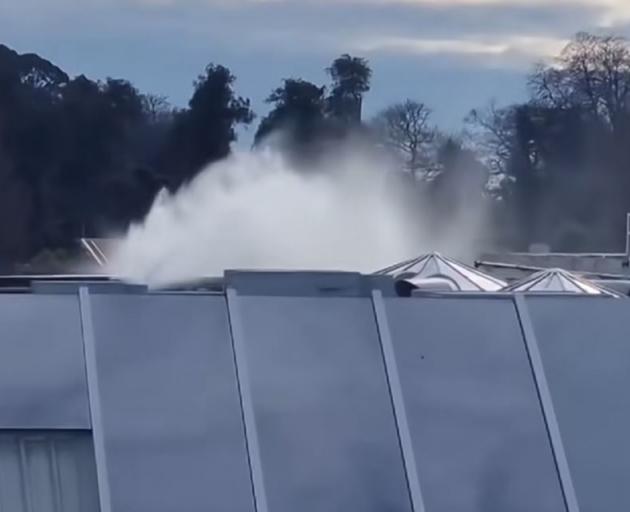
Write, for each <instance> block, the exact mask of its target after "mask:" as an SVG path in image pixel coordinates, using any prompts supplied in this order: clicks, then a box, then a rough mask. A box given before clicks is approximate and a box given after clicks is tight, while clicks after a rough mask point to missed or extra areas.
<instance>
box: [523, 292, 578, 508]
mask: <svg viewBox="0 0 630 512" xmlns="http://www.w3.org/2000/svg"><path fill="white" fill-rule="evenodd" d="M514 304H515V306H516V315H517V318H518V321H519V324H520V328H521V333H522V335H523V339H524V341H525V348H526V350H527V356H528V358H529V363H530V366H531V370H532V374H533V376H534V383H535V385H536V390H537V393H538V398H539V401H540V405H541V409H542V413H543V419H544V421H545V426H546V429H547V435H548V437H549V441H550V443H551V451H552V454H553V457H554V460H555V464H556V469H557V472H558V476H559V479H560V487H561V489H562V494H563V497H564V502H565V505H566V507H567V510H568V512H579V510H580V506H579V502H578V499H577V495H576V494H575V488H574V486H573V478H572V476H571V470H570V468H569V463H568V460H567V456H566V452H565V449H564V443H563V441H562V434H561V432H560V426H559V424H558V418H557V416H556V411H555V407H554V405H553V399H552V397H551V392H550V390H549V383H548V381H547V375H546V373H545V367H544V365H543V362H542V356H541V354H540V347H539V345H538V340H537V338H536V333H535V331H534V326H533V324H532V320H531V317H530V314H529V308H528V307H527V303H526V301H525V298H524V296H523V295H522V294H516V295H515V296H514Z"/></svg>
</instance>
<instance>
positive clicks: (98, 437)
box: [79, 286, 112, 512]
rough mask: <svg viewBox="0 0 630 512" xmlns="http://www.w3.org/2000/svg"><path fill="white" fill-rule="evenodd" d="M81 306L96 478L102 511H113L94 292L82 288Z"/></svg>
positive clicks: (80, 293) (84, 287) (80, 292)
mask: <svg viewBox="0 0 630 512" xmlns="http://www.w3.org/2000/svg"><path fill="white" fill-rule="evenodd" d="M79 307H80V311H81V330H82V333H83V350H84V355H85V368H86V375H87V384H88V402H89V405H90V419H91V423H92V441H93V443H94V458H95V460H96V479H97V482H98V496H99V503H100V507H101V512H111V510H112V507H111V495H110V489H109V472H108V468H107V451H106V449H105V438H104V432H103V418H102V409H101V396H100V389H99V381H98V369H97V365H96V342H95V337H94V324H93V318H92V306H91V301H90V290H89V288H87V287H86V286H81V287H80V288H79Z"/></svg>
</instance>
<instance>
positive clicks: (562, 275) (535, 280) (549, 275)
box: [503, 268, 620, 297]
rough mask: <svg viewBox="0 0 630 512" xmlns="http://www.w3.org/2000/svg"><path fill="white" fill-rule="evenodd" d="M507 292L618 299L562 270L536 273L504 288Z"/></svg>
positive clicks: (613, 293)
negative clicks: (600, 296) (595, 296)
mask: <svg viewBox="0 0 630 512" xmlns="http://www.w3.org/2000/svg"><path fill="white" fill-rule="evenodd" d="M503 291H507V292H534V293H536V292H539V293H576V294H581V295H608V296H611V297H620V295H619V294H618V293H617V292H614V291H612V290H609V289H607V288H604V287H603V286H600V285H598V284H596V283H594V282H592V281H589V280H588V279H585V278H583V277H581V276H578V275H575V274H572V273H571V272H567V271H566V270H563V269H557V268H555V269H548V270H541V271H540V272H536V273H534V274H532V275H530V276H528V277H526V278H525V279H522V280H520V281H517V282H515V283H512V284H510V285H509V286H506V287H505V288H504V289H503Z"/></svg>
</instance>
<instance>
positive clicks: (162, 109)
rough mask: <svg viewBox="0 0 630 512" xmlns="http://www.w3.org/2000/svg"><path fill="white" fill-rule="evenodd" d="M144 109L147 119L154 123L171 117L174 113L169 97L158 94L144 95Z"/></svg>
mask: <svg viewBox="0 0 630 512" xmlns="http://www.w3.org/2000/svg"><path fill="white" fill-rule="evenodd" d="M142 109H143V111H144V114H145V116H147V119H149V121H151V122H152V123H154V124H157V123H159V122H160V121H163V120H165V119H167V118H169V117H170V116H172V114H173V109H172V107H171V105H170V103H169V102H168V99H167V97H166V96H161V95H158V94H145V95H143V96H142Z"/></svg>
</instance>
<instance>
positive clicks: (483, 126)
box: [466, 101, 516, 174]
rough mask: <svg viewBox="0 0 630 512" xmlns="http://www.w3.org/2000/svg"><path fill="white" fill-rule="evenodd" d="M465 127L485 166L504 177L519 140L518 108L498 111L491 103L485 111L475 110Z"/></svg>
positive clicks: (469, 115) (494, 103)
mask: <svg viewBox="0 0 630 512" xmlns="http://www.w3.org/2000/svg"><path fill="white" fill-rule="evenodd" d="M466 126H467V134H468V137H469V138H470V139H471V140H472V142H473V144H474V146H475V148H476V150H477V152H478V153H479V155H480V156H481V158H482V160H483V161H484V164H485V165H486V166H487V167H488V168H489V169H490V171H491V172H492V173H494V174H505V173H506V172H507V166H508V162H509V160H510V157H511V156H512V154H513V152H514V145H515V140H516V137H515V135H516V111H515V108H513V107H507V108H499V107H498V106H497V104H496V102H494V101H492V102H490V104H489V105H488V106H487V107H486V108H484V109H481V110H479V109H473V110H472V111H471V112H470V114H468V116H467V117H466Z"/></svg>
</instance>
